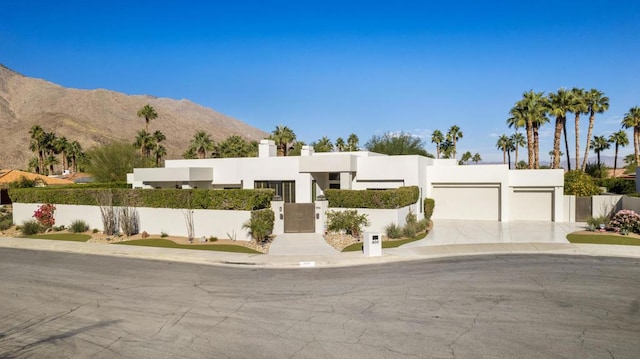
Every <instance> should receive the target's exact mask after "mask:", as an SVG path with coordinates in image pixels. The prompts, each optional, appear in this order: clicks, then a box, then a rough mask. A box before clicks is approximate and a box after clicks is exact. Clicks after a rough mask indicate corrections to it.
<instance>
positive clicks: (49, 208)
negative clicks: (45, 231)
mask: <svg viewBox="0 0 640 359" xmlns="http://www.w3.org/2000/svg"><path fill="white" fill-rule="evenodd" d="M55 211H56V206H55V205H53V204H43V205H41V206H40V207H38V209H37V210H36V211H35V212H33V217H34V218H35V219H36V220H37V221H38V223H40V225H41V226H43V227H47V228H51V227H53V225H54V224H56V220H55V218H53V214H54V213H55Z"/></svg>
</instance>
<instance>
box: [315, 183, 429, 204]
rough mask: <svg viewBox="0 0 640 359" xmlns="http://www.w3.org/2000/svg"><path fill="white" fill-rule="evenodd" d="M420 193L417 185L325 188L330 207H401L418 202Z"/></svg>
mask: <svg viewBox="0 0 640 359" xmlns="http://www.w3.org/2000/svg"><path fill="white" fill-rule="evenodd" d="M419 194H420V191H419V189H418V187H417V186H410V187H400V188H397V189H386V190H341V189H325V190H324V195H325V197H327V201H329V207H333V208H381V209H393V208H401V207H405V206H408V205H410V204H414V203H416V201H418V198H419Z"/></svg>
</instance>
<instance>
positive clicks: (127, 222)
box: [118, 207, 140, 237]
mask: <svg viewBox="0 0 640 359" xmlns="http://www.w3.org/2000/svg"><path fill="white" fill-rule="evenodd" d="M118 220H119V221H118V222H119V223H120V227H121V228H122V233H124V235H125V236H127V237H129V236H131V235H134V234H136V233H138V223H139V222H140V221H139V216H138V211H136V209H135V208H132V207H124V208H120V210H119V211H118Z"/></svg>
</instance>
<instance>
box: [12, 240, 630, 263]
mask: <svg viewBox="0 0 640 359" xmlns="http://www.w3.org/2000/svg"><path fill="white" fill-rule="evenodd" d="M0 247H2V248H20V249H29V250H43V251H56V252H66V253H77V254H90V255H107V256H118V257H125V258H139V259H149V260H161V261H172V262H184V263H195V264H207V265H225V266H238V267H245V268H246V267H252V268H255V267H259V268H308V267H319V268H328V267H346V266H358V265H370V264H383V263H391V262H398V261H410V260H425V259H438V258H448V257H459V256H472V255H487V254H493V255H499V254H523V253H524V254H532V253H541V254H562V255H586V256H613V257H630V258H638V259H640V247H638V246H617V245H598V244H571V243H476V244H456V245H431V246H421V247H407V248H392V249H384V250H383V252H382V256H380V257H365V256H364V255H363V254H362V253H361V252H348V253H337V252H336V253H334V254H324V255H274V254H269V255H265V254H245V253H229V252H215V251H199V250H190V249H170V248H155V247H138V246H126V245H114V244H100V243H83V242H67V241H55V240H46V239H30V238H0Z"/></svg>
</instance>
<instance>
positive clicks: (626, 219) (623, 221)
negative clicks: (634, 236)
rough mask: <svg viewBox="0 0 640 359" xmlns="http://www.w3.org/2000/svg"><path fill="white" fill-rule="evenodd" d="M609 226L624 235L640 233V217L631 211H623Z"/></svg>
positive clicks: (614, 217)
mask: <svg viewBox="0 0 640 359" xmlns="http://www.w3.org/2000/svg"><path fill="white" fill-rule="evenodd" d="M609 226H611V227H612V228H613V230H614V231H616V232H620V233H622V234H625V233H629V232H640V215H639V214H637V213H636V212H635V211H632V210H630V209H623V210H620V211H618V212H617V213H616V214H614V215H613V218H611V221H610V222H609Z"/></svg>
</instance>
